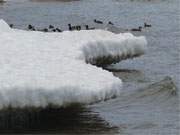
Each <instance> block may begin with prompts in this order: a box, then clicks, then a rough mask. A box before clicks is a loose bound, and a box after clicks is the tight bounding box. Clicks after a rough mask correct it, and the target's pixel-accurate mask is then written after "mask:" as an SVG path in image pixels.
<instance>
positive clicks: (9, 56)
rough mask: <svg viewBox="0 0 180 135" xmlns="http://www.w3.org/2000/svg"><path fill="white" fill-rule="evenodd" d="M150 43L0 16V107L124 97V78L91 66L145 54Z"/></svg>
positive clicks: (116, 35) (129, 36)
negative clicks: (23, 24) (36, 27)
mask: <svg viewBox="0 0 180 135" xmlns="http://www.w3.org/2000/svg"><path fill="white" fill-rule="evenodd" d="M146 44H147V42H146V39H145V37H135V36H133V35H132V34H130V33H125V34H113V33H111V32H108V31H104V30H90V31H86V30H82V31H74V32H70V31H65V32H62V33H43V32H32V31H23V30H17V29H11V28H10V27H9V26H8V24H6V22H4V21H3V20H0V65H1V69H0V76H1V77H0V108H1V109H2V108H6V107H9V106H11V107H20V108H22V107H27V106H30V107H46V106H48V105H49V104H54V105H58V106H66V105H69V104H71V103H81V104H89V103H93V102H97V101H102V100H105V99H109V98H112V97H115V96H119V95H120V90H121V88H122V81H121V80H120V79H119V78H117V77H114V76H113V74H112V73H110V72H108V71H105V70H103V69H102V68H98V67H96V66H93V65H91V64H95V65H99V64H98V63H99V62H97V60H98V61H108V59H109V56H111V60H110V61H109V62H108V63H106V62H100V63H101V64H110V63H112V62H114V61H115V62H117V61H120V60H123V59H126V58H132V57H135V56H140V55H142V54H144V52H145V49H146ZM99 58H100V59H99ZM88 63H91V64H88Z"/></svg>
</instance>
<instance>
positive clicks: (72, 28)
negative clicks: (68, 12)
mask: <svg viewBox="0 0 180 135" xmlns="http://www.w3.org/2000/svg"><path fill="white" fill-rule="evenodd" d="M68 26H69V30H70V31H72V30H76V26H71V24H70V23H69V24H68Z"/></svg>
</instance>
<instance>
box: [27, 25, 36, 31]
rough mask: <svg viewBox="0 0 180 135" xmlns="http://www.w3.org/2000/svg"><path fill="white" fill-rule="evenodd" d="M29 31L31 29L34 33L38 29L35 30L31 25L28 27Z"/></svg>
mask: <svg viewBox="0 0 180 135" xmlns="http://www.w3.org/2000/svg"><path fill="white" fill-rule="evenodd" d="M28 29H29V30H33V31H35V30H36V29H35V28H34V26H32V25H31V24H29V25H28Z"/></svg>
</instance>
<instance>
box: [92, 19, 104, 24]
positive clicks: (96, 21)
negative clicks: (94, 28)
mask: <svg viewBox="0 0 180 135" xmlns="http://www.w3.org/2000/svg"><path fill="white" fill-rule="evenodd" d="M94 22H95V23H98V24H103V22H102V21H99V20H96V19H94Z"/></svg>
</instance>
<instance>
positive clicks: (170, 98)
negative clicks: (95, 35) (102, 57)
mask: <svg viewBox="0 0 180 135" xmlns="http://www.w3.org/2000/svg"><path fill="white" fill-rule="evenodd" d="M179 4H180V3H179V0H151V1H148V0H81V1H71V2H57V1H53V2H31V1H26V0H23V1H13V0H11V1H9V2H7V3H4V4H2V5H0V18H3V19H4V20H6V21H7V22H8V23H13V24H14V25H15V27H16V28H20V29H27V25H28V24H33V25H35V26H38V27H40V28H44V27H47V26H48V25H49V24H53V25H55V26H57V27H60V28H61V29H63V30H67V29H68V27H67V24H68V23H72V24H79V25H84V24H89V25H90V26H92V27H96V28H105V27H106V24H103V25H98V24H94V22H93V20H94V19H95V18H96V19H100V20H102V21H104V22H108V21H112V22H113V23H114V24H115V26H117V27H119V28H123V29H128V28H134V27H138V26H140V25H143V23H144V22H147V23H149V24H152V28H146V29H143V31H142V32H136V33H134V34H135V35H145V36H146V38H147V40H148V49H147V52H146V54H145V55H144V56H142V57H140V58H136V59H133V60H127V61H122V62H120V63H119V64H116V65H113V66H110V67H109V68H113V69H114V68H115V69H116V71H114V75H115V76H118V77H120V78H121V79H122V80H123V81H124V89H123V91H122V94H121V96H120V97H118V98H116V99H112V100H109V101H106V102H101V103H97V104H94V105H89V106H86V107H85V108H86V109H87V110H90V111H88V113H87V111H84V109H83V110H81V111H80V112H78V114H80V115H78V117H77V115H75V116H74V117H70V118H73V119H77V120H78V121H79V122H80V124H77V125H76V126H74V124H73V123H78V122H77V121H75V122H72V121H73V119H71V120H70V121H71V122H68V125H67V126H66V127H71V128H63V127H62V126H61V128H60V127H58V126H57V128H56V130H55V132H56V133H57V132H61V131H62V128H63V133H70V132H68V131H69V130H72V131H73V132H75V133H82V132H83V133H92V134H95V133H97V134H98V133H107V134H133V135H134V134H137V135H139V134H143V135H145V134H162V135H164V134H167V135H169V134H172V135H176V134H179V132H180V131H179V130H180V127H179V124H180V123H179V99H178V96H177V94H173V93H174V92H173V91H174V90H177V93H179V88H180V83H179V81H180V79H179V75H180V70H179V69H180V56H179V52H180V47H179V45H180V39H179V37H180V20H179V18H180V8H179V7H180V5H179ZM166 76H170V77H171V78H172V80H171V79H169V78H166V79H165V80H163V79H164V78H165V77H166ZM160 80H163V81H162V82H160ZM172 81H173V82H172ZM157 82H158V83H157ZM152 83H155V84H154V85H151V84H152ZM86 109H85V110H86ZM52 110H54V109H52ZM55 110H56V109H55ZM57 112H58V113H60V111H56V113H55V114H58V113H57ZM94 112H96V113H97V115H95V116H94ZM82 113H83V114H85V116H87V117H82V115H81V114H82ZM40 114H43V113H40ZM63 114H64V112H63V113H62V116H64V115H63ZM59 117H60V116H59ZM65 118H66V117H65ZM93 118H94V119H93ZM91 119H93V121H90V120H91ZM57 121H58V120H57ZM57 121H54V123H56V122H57ZM59 121H62V119H60V120H59ZM84 121H90V124H87V123H86V124H85V123H83V122H84ZM46 123H48V120H47V121H46ZM107 123H108V124H107ZM93 124H94V125H96V126H95V127H96V128H97V131H94V127H93V126H89V125H93ZM60 125H61V124H60ZM100 125H101V126H100ZM20 127H21V126H20ZM44 127H47V125H45V126H44ZM72 127H74V128H72ZM82 127H84V128H82ZM20 129H21V128H20ZM28 129H33V128H32V127H31V126H30V128H28ZM57 129H59V130H57ZM43 131H44V132H45V131H47V130H46V128H42V130H41V131H39V132H41V133H42V132H43ZM98 131H99V132H98ZM103 131H104V132H103ZM28 132H30V131H29V130H28ZM71 133H72V132H71Z"/></svg>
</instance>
